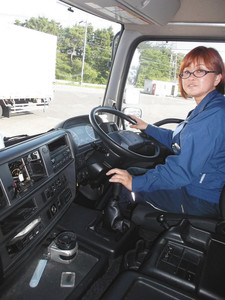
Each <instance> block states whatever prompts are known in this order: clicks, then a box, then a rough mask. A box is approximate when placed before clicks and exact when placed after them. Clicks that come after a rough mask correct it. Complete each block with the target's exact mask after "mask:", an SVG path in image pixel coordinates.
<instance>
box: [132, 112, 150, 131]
mask: <svg viewBox="0 0 225 300" xmlns="http://www.w3.org/2000/svg"><path fill="white" fill-rule="evenodd" d="M129 116H130V117H131V118H132V119H134V120H135V121H136V122H137V124H135V125H134V124H130V127H131V128H136V129H139V130H145V129H146V128H147V126H148V123H146V122H145V121H143V120H142V119H139V118H137V117H135V116H134V115H129Z"/></svg>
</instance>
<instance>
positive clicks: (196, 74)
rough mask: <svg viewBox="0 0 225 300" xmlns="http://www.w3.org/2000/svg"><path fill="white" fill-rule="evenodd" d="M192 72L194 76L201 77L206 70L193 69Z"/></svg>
mask: <svg viewBox="0 0 225 300" xmlns="http://www.w3.org/2000/svg"><path fill="white" fill-rule="evenodd" d="M193 74H194V76H195V77H203V76H205V75H206V71H205V70H195V71H194V73H193Z"/></svg>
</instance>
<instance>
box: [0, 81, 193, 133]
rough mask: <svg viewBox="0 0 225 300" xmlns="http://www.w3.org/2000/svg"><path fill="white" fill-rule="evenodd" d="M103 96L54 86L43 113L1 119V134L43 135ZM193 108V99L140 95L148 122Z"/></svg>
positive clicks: (179, 115) (87, 109)
mask: <svg viewBox="0 0 225 300" xmlns="http://www.w3.org/2000/svg"><path fill="white" fill-rule="evenodd" d="M103 96H104V90H103V89H96V88H83V87H74V86H63V85H56V86H55V95H54V100H53V101H52V102H51V104H50V106H49V108H48V109H47V110H46V111H45V112H43V111H33V112H29V113H20V114H12V116H11V117H10V118H2V119H0V132H1V133H2V134H3V135H4V136H13V135H18V134H35V133H41V132H45V131H47V130H49V129H51V128H53V127H55V126H56V125H57V124H58V123H59V122H60V121H62V120H65V119H67V118H70V117H74V116H78V115H83V114H88V113H89V112H90V111H91V109H92V108H93V107H95V106H98V105H100V104H101V103H102V99H103ZM62 104H63V105H62ZM193 105H194V103H193V101H192V100H187V101H184V100H183V99H179V98H172V97H162V98H159V97H158V96H151V95H144V94H141V96H140V107H141V108H142V111H143V119H144V120H149V122H151V123H154V122H155V121H158V120H160V119H163V118H168V117H176V118H184V117H185V116H186V114H187V112H188V111H189V110H190V109H192V108H193Z"/></svg>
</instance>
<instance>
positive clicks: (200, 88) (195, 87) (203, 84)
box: [182, 60, 221, 104]
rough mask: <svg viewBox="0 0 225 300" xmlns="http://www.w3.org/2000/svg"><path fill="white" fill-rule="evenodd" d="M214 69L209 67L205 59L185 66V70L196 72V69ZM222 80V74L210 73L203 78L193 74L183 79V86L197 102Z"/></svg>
mask: <svg viewBox="0 0 225 300" xmlns="http://www.w3.org/2000/svg"><path fill="white" fill-rule="evenodd" d="M199 69H201V70H205V71H214V70H211V69H209V68H208V67H207V66H206V65H205V63H204V61H201V60H200V61H196V62H193V63H191V64H190V65H189V66H188V67H186V68H184V70H183V72H185V71H189V72H194V71H195V70H199ZM220 80H221V74H215V73H208V74H206V75H205V76H203V77H201V78H197V77H195V76H194V75H193V74H191V75H190V77H189V78H186V79H182V86H183V89H184V91H185V92H186V93H187V94H188V96H191V97H194V98H195V101H196V103H197V104H199V103H200V102H201V101H202V99H203V98H204V97H205V96H206V95H207V94H208V93H209V92H211V91H213V90H214V89H215V88H216V86H217V85H218V84H219V82H220Z"/></svg>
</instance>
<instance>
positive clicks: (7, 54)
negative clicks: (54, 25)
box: [0, 25, 57, 117]
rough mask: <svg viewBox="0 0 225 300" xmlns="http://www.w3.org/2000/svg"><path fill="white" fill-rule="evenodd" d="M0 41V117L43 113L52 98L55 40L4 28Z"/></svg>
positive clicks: (37, 34)
mask: <svg viewBox="0 0 225 300" xmlns="http://www.w3.org/2000/svg"><path fill="white" fill-rule="evenodd" d="M0 41H1V47H0V66H1V72H0V117H1V116H5V117H9V116H10V114H11V113H18V112H27V111H32V110H37V109H43V110H45V109H46V108H47V107H48V106H49V103H50V102H51V100H52V99H53V88H54V80H55V64H56V45H57V37H56V36H54V35H50V34H46V33H43V32H39V31H35V30H32V29H28V28H24V27H21V26H17V25H7V26H5V28H4V29H2V28H1V31H0Z"/></svg>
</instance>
